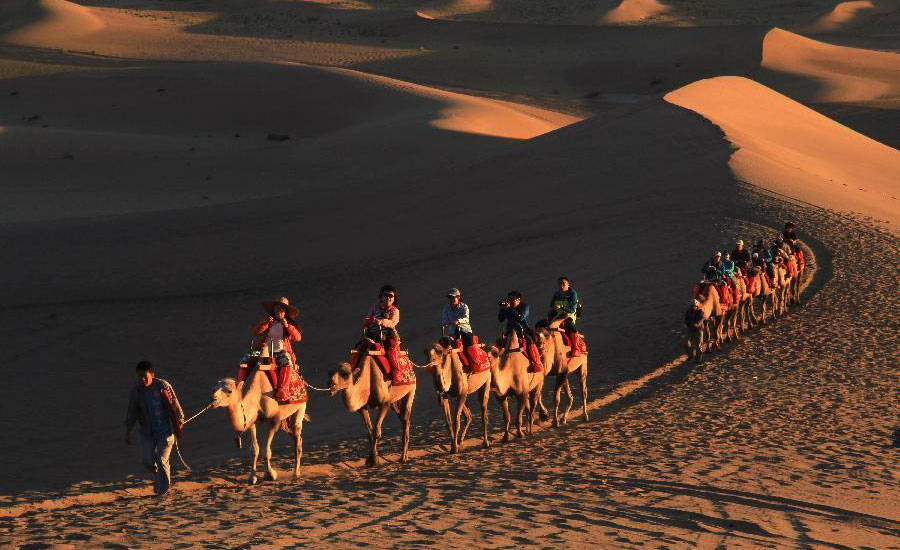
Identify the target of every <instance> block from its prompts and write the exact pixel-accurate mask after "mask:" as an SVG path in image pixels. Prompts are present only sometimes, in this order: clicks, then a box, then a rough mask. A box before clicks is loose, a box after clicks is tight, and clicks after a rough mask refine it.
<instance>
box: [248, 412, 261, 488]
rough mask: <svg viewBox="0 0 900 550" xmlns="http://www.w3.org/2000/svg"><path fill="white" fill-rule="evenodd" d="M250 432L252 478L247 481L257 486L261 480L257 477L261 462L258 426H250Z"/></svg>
mask: <svg viewBox="0 0 900 550" xmlns="http://www.w3.org/2000/svg"><path fill="white" fill-rule="evenodd" d="M247 431H249V432H250V434H249V435H250V478H249V479H248V480H247V482H248V483H250V485H256V483H258V482H259V478H258V477H256V462H257V461H258V460H259V442H258V441H256V424H250V428H249V429H248V430H247Z"/></svg>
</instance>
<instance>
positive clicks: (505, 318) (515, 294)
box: [497, 290, 544, 372]
mask: <svg viewBox="0 0 900 550" xmlns="http://www.w3.org/2000/svg"><path fill="white" fill-rule="evenodd" d="M499 305H500V311H499V312H498V313H497V320H498V321H499V322H501V323H502V322H506V330H505V331H504V334H503V345H504V347H506V348H509V342H510V338H511V337H512V335H513V334H515V335H516V337H517V341H518V343H519V345H520V346H521V345H522V344H523V343H524V345H525V349H524V351H525V352H526V353H525V356H526V357H528V360H529V361H531V365H532V368H533V369H534V371H535V372H541V371H543V370H544V367H543V365H542V364H541V354H540V351H539V350H538V348H537V341H536V338H535V337H534V332H532V330H531V328H530V327H529V326H528V314H529V313H530V312H531V309H530V308H529V307H528V304H526V303H525V302H523V301H522V293H521V292H519V291H518V290H511V291H509V293H507V295H506V298H505V299H503V300H500V304H499Z"/></svg>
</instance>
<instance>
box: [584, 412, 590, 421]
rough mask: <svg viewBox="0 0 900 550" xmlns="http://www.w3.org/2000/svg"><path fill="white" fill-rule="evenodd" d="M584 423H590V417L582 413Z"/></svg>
mask: <svg viewBox="0 0 900 550" xmlns="http://www.w3.org/2000/svg"><path fill="white" fill-rule="evenodd" d="M584 421H585V422H590V421H591V417H590V416H588V413H584Z"/></svg>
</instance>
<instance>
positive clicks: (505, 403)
mask: <svg viewBox="0 0 900 550" xmlns="http://www.w3.org/2000/svg"><path fill="white" fill-rule="evenodd" d="M497 399H498V400H499V401H500V406H501V408H502V409H503V420H504V422H505V426H504V428H503V441H509V440H510V439H512V436H511V432H510V430H509V425H510V424H511V423H512V415H511V414H509V399H508V396H507V395H504V396H503V397H499V396H498V397H497Z"/></svg>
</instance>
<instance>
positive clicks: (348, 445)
mask: <svg viewBox="0 0 900 550" xmlns="http://www.w3.org/2000/svg"><path fill="white" fill-rule="evenodd" d="M863 4H872V6H871V7H869V6H864V5H863ZM898 25H900V6H898V5H896V3H892V2H886V1H875V0H873V1H872V2H847V3H844V4H838V3H837V2H834V1H819V0H812V1H810V2H805V3H784V2H775V1H774V0H771V1H770V0H760V1H759V2H754V3H747V2H738V1H737V0H726V1H718V2H710V1H705V0H703V1H699V2H691V3H687V2H675V1H665V0H660V1H659V2H644V1H641V2H638V1H632V0H628V1H626V2H620V1H612V0H611V1H606V0H603V1H598V2H556V1H551V0H538V1H528V2H526V1H522V0H493V1H470V0H453V1H449V0H447V1H419V0H386V1H383V2H376V1H362V0H347V1H338V0H329V1H316V2H303V1H261V0H260V1H257V0H253V1H237V0H227V1H217V2H212V1H209V0H189V1H173V0H150V1H141V2H138V1H136V0H134V1H132V0H123V1H118V0H116V1H114V0H84V1H82V0H79V1H74V2H69V1H66V0H10V1H7V2H4V3H3V4H2V5H0V145H2V146H0V193H2V197H3V201H2V203H0V204H2V205H3V207H2V208H0V242H2V243H3V247H4V254H5V258H6V261H5V263H4V270H3V273H2V275H0V282H2V285H0V334H2V335H3V339H2V348H3V349H4V352H5V353H4V359H5V367H6V368H5V372H7V373H9V374H8V375H7V377H6V384H5V385H4V391H3V394H4V406H3V413H4V414H3V415H2V416H0V434H2V436H0V471H2V472H3V475H2V476H0V541H2V543H3V544H2V546H3V547H7V546H8V547H11V548H101V547H106V548H132V547H140V548H173V547H183V548H193V547H197V548H297V547H307V546H311V547H325V546H328V547H332V548H334V547H361V546H375V547H436V546H439V547H453V548H457V547H460V548H461V547H465V548H473V547H475V548H482V547H484V548H521V547H542V548H543V547H551V546H553V547H563V548H597V547H600V548H687V547H696V548H710V549H713V548H716V549H717V548H762V547H765V548H816V549H818V548H860V549H862V548H878V549H881V548H897V547H900V542H898V541H900V514H898V512H897V510H900V501H898V498H897V495H898V494H900V493H898V488H900V483H898V481H900V474H898V470H897V454H896V452H897V451H896V448H894V447H892V446H891V444H892V441H891V436H892V433H893V432H894V430H895V429H897V428H898V427H900V426H898V419H897V418H898V417H897V403H898V394H897V383H896V381H897V374H898V365H897V360H896V358H897V357H898V356H900V345H898V334H897V326H896V321H895V319H894V318H895V314H894V311H896V310H897V309H898V306H900V304H898V303H897V302H898V298H897V292H896V288H895V287H896V280H897V277H896V275H895V274H894V272H893V271H894V269H893V263H894V261H893V260H894V259H895V258H896V257H897V252H898V246H897V234H898V229H897V228H898V224H900V216H898V212H900V208H898V205H897V198H896V196H897V193H898V182H900V152H898V150H897V147H898V145H900V131H898V128H900V116H898V108H900V102H898V100H900V95H898V94H900V92H898V90H900V70H898V68H900V63H898V61H897V60H898V58H900V53H898V51H900V42H898V37H897V34H896V28H897V27H898ZM786 220H793V221H795V222H797V223H798V225H799V234H800V238H801V240H802V241H803V243H804V246H805V247H807V251H808V253H809V254H810V257H811V261H812V264H813V267H814V269H811V273H810V278H809V279H808V281H807V287H806V290H805V293H804V298H803V304H802V306H797V307H793V308H792V309H791V311H790V313H789V315H788V316H787V317H785V318H783V319H780V320H778V321H777V322H775V323H773V324H770V325H767V326H765V327H763V328H761V329H758V330H755V331H753V332H751V333H748V334H747V335H746V337H745V338H744V339H743V340H742V341H741V342H739V343H732V344H728V345H727V346H726V348H725V350H724V351H722V352H718V353H714V354H712V355H710V356H708V358H707V359H706V360H705V361H704V363H702V364H701V365H695V364H693V363H689V362H687V361H685V356H684V355H683V324H682V314H683V312H684V310H685V309H686V308H687V306H688V298H689V297H690V294H689V293H690V289H691V287H692V285H693V284H694V283H696V281H697V279H698V277H699V276H700V267H701V265H702V264H703V262H704V261H705V260H706V259H707V257H708V256H709V255H710V254H711V253H712V252H714V251H715V250H723V249H728V250H730V249H731V248H732V246H733V243H734V241H735V239H737V238H743V239H744V240H745V241H753V242H755V241H756V240H758V239H761V238H762V239H766V240H770V239H772V237H773V236H774V235H775V234H776V233H777V232H778V231H779V230H780V228H781V227H782V225H783V223H784V222H785V221H786ZM561 273H564V274H566V275H567V276H568V277H570V278H571V280H572V281H573V283H574V286H575V288H576V289H577V290H578V292H579V295H580V296H581V299H582V301H583V302H584V304H585V313H584V316H583V317H582V318H581V319H580V320H579V328H580V329H581V330H582V332H583V333H584V334H585V335H586V338H587V341H588V344H589V347H590V350H591V353H590V374H589V380H588V385H589V406H590V408H591V415H592V416H591V420H590V421H589V422H583V421H581V420H580V419H577V418H574V419H572V420H570V423H569V425H568V426H566V427H563V428H555V429H554V428H551V427H550V426H549V424H542V425H541V426H540V428H539V431H538V432H537V433H536V434H535V435H533V436H532V437H530V438H526V439H523V440H515V441H513V442H510V443H503V442H501V441H499V437H500V433H499V418H500V411H499V408H498V406H497V405H496V403H495V402H493V401H492V403H491V408H490V414H491V434H492V435H491V437H492V439H493V440H494V445H493V447H492V448H491V449H489V450H482V449H480V447H479V446H478V442H477V441H476V440H475V439H470V440H469V441H467V444H466V446H465V448H464V449H463V451H462V452H461V453H460V454H458V455H448V454H447V452H446V451H447V447H448V445H447V441H446V431H445V429H444V426H443V422H444V421H443V417H442V415H441V414H440V411H439V409H438V400H437V397H436V394H435V392H434V390H433V389H432V383H431V380H430V377H428V376H427V375H426V374H424V373H419V378H418V388H417V398H416V403H415V407H414V410H413V424H414V426H413V435H412V443H411V457H412V459H411V461H410V462H409V463H407V464H401V463H399V462H398V461H397V454H396V452H397V450H398V448H399V423H398V422H397V421H396V418H395V417H389V418H388V420H387V421H386V423H385V426H386V428H385V434H386V437H387V439H386V441H385V443H384V447H383V448H384V452H385V457H386V459H387V464H385V465H383V466H380V467H377V468H372V469H368V468H364V467H363V458H364V456H365V450H366V443H367V442H366V437H365V432H364V428H363V426H362V422H361V421H360V419H359V417H358V415H352V414H350V413H347V412H346V411H344V410H343V408H342V407H341V406H340V403H338V401H337V400H336V399H333V398H329V397H327V396H326V395H324V394H319V393H314V394H313V395H312V398H311V401H310V403H309V407H308V411H309V414H310V416H311V418H312V420H311V422H309V423H307V424H306V425H305V427H304V451H305V452H304V457H303V469H302V473H301V478H300V479H299V480H296V481H295V480H292V479H291V478H290V476H289V475H287V470H288V469H289V468H290V464H291V461H292V456H291V454H290V452H289V451H288V440H287V438H286V437H285V436H284V435H283V434H282V435H279V436H278V437H277V438H276V444H275V454H276V457H275V461H276V465H277V466H278V469H279V470H280V471H281V473H282V475H281V476H280V479H279V480H278V481H277V482H265V483H263V484H261V485H258V486H254V487H248V486H247V485H246V484H245V481H246V450H244V451H237V450H236V449H235V448H234V445H233V443H232V437H233V434H232V433H231V432H230V431H229V430H228V429H227V427H226V424H225V419H224V417H223V415H222V413H221V411H212V412H209V413H206V414H205V415H203V416H201V417H199V418H198V419H197V420H196V421H194V422H193V423H192V424H190V425H189V426H188V427H187V428H186V433H185V439H184V441H183V445H182V449H183V451H184V455H185V458H186V459H187V461H188V462H189V463H190V464H191V466H192V467H193V470H191V471H189V472H188V471H185V470H183V469H182V468H181V467H180V466H179V465H178V464H177V461H175V462H176V465H175V479H176V485H175V489H174V490H173V493H172V494H171V495H170V496H168V497H166V498H165V499H164V500H159V499H156V498H155V497H153V496H152V495H151V491H150V485H149V482H148V479H147V478H146V476H145V475H143V474H142V473H141V472H140V470H139V468H140V464H139V459H138V457H137V453H136V450H135V448H134V447H126V446H125V445H124V443H123V442H122V428H121V422H122V418H123V416H124V408H125V404H126V397H127V391H128V389H129V388H130V386H131V384H132V383H133V381H134V373H133V366H134V364H135V363H136V362H137V361H138V360H140V359H149V360H151V361H153V362H154V364H155V365H156V366H157V371H158V375H159V376H160V377H162V378H165V379H167V380H169V381H170V382H172V383H173V384H174V386H175V388H176V390H177V391H178V394H179V397H180V398H181V401H182V403H183V405H184V406H185V408H186V409H187V410H188V412H189V413H193V412H195V411H197V410H199V409H200V408H202V407H203V406H204V405H205V404H206V403H207V401H208V399H209V394H210V391H211V388H212V385H213V383H214V382H215V381H216V380H217V379H219V378H222V377H225V376H233V375H234V374H235V372H236V367H237V363H238V360H239V358H240V357H241V355H242V354H243V353H244V352H245V351H246V350H247V347H248V344H249V341H250V333H249V328H250V326H251V325H252V324H253V323H255V322H256V321H258V320H259V318H260V316H261V315H262V313H263V312H262V309H261V308H260V306H259V303H260V301H261V300H264V299H270V298H274V297H277V296H288V297H290V299H291V303H292V304H297V305H298V307H299V308H300V312H301V313H300V320H301V323H302V325H303V330H304V332H303V335H304V339H303V341H302V342H301V343H299V344H297V345H296V346H295V349H296V351H297V353H298V355H299V358H300V362H301V364H302V365H303V368H304V375H305V376H306V377H307V379H308V380H309V382H310V383H312V384H314V385H317V386H324V385H326V384H327V372H328V370H329V369H332V368H334V366H335V364H336V363H337V362H338V361H342V360H345V359H346V356H347V353H348V350H349V348H350V346H351V345H352V344H353V343H354V342H355V341H356V340H357V339H358V338H359V335H360V331H359V327H360V319H361V317H362V315H363V314H364V313H365V311H366V309H367V308H368V306H369V305H370V304H371V303H372V302H373V301H374V300H375V298H376V293H377V290H378V288H379V287H380V286H381V285H382V284H383V283H385V282H391V283H393V284H394V285H395V286H397V288H398V304H397V305H398V307H399V308H400V310H401V312H402V322H401V325H400V330H401V334H402V335H403V340H404V345H405V346H406V347H408V349H409V350H410V354H411V356H412V357H413V358H414V360H416V362H418V363H422V362H424V361H425V359H424V356H423V355H422V352H421V350H422V349H424V348H425V347H426V346H427V345H428V344H429V343H430V342H432V341H433V340H434V339H436V338H437V337H438V336H439V335H440V328H439V325H438V323H439V315H440V310H441V307H442V306H443V304H444V302H445V300H444V294H445V293H446V290H447V288H449V287H451V286H455V287H459V288H460V289H462V292H463V298H464V301H466V302H467V303H468V304H469V305H470V307H471V308H472V311H473V324H474V326H475V329H476V332H478V333H479V334H481V335H482V336H483V337H484V338H486V339H487V338H492V337H494V336H495V335H496V333H497V327H496V321H495V319H496V310H495V307H496V305H495V304H496V302H497V300H498V299H499V298H500V297H502V296H504V295H505V294H506V292H507V291H509V290H510V289H513V288H515V289H518V290H520V291H522V292H523V294H524V295H525V299H526V301H527V302H529V303H530V304H531V305H532V308H533V310H534V311H535V313H534V315H535V316H538V317H539V316H542V315H543V312H544V307H545V305H546V303H547V302H549V299H550V296H551V294H552V292H553V290H554V286H555V285H554V282H555V280H556V277H557V276H558V275H560V274H561ZM549 385H550V384H548V386H549ZM544 401H545V403H548V404H549V403H551V402H552V397H551V396H550V392H549V388H547V389H545V396H544ZM579 404H580V398H579V399H576V406H578V405H579ZM471 405H472V406H473V407H474V399H473V400H472V402H471ZM477 426H478V420H477V418H476V423H475V424H473V430H475V428H476V427H477ZM474 436H475V433H474V431H470V433H469V437H470V438H472V437H474Z"/></svg>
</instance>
